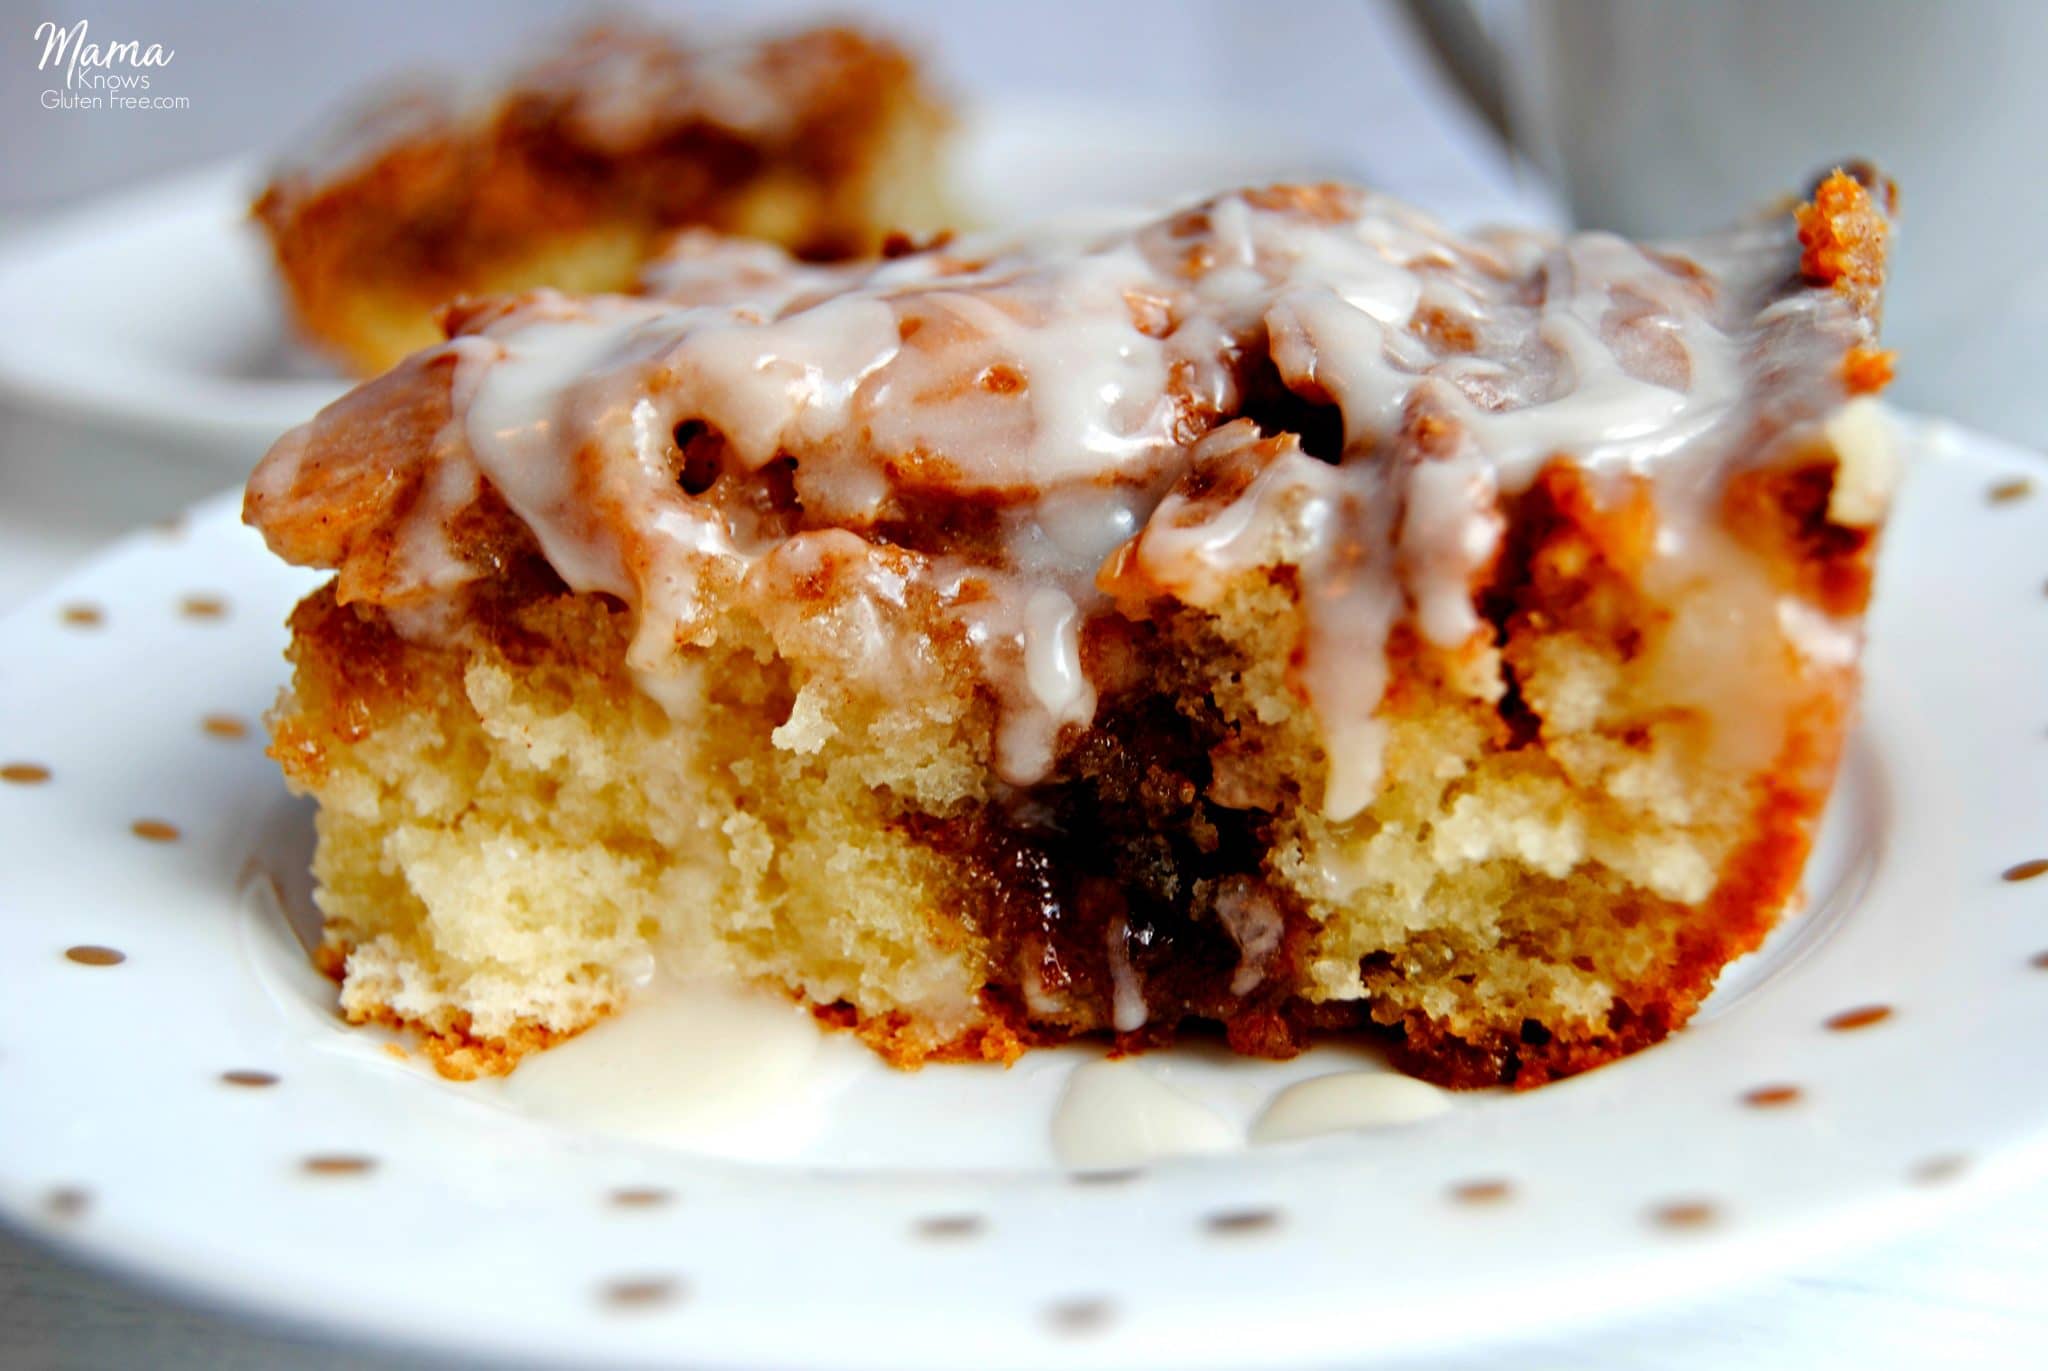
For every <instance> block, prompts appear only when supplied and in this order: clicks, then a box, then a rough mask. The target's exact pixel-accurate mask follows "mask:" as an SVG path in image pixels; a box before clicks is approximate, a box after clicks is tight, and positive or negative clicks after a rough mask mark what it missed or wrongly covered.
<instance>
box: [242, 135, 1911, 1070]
mask: <svg viewBox="0 0 2048 1371" xmlns="http://www.w3.org/2000/svg"><path fill="white" fill-rule="evenodd" d="M1887 196H1888V191H1887V190H1886V189H1885V188H1884V183H1883V182H1882V181H1880V180H1878V179H1877V178H1876V177H1875V176H1874V175H1872V174H1869V173H1859V174H1858V175H1849V174H1845V173H1843V172H1836V173H1834V174H1833V175H1831V176H1829V177H1827V178H1825V179H1824V180H1823V181H1822V182H1821V183H1820V185H1819V186H1818V187H1817V188H1816V190H1815V191H1814V193H1813V194H1812V195H1811V196H1810V197H1809V198H1808V200H1807V201H1806V202H1805V203H1804V204H1803V205H1801V206H1799V207H1797V208H1796V210H1795V209H1794V208H1792V207H1789V206H1788V207H1786V208H1785V209H1784V210H1783V211H1782V212H1773V213H1770V214H1767V215H1761V216H1758V217H1756V218H1754V219H1752V220H1750V221H1747V222H1744V223H1742V224H1740V225H1738V226H1736V227H1734V228H1731V229H1728V230H1726V231H1724V232H1720V233H1716V234H1712V235H1709V236H1705V237H1701V238H1698V239H1695V240H1691V241H1688V242H1682V243H1670V244H1661V245H1656V246H1643V245H1637V244H1634V243H1630V242H1627V241H1624V240H1622V239H1620V238H1617V237H1614V236H1612V235H1609V234H1604V233H1576V234H1571V235H1566V236H1561V237H1560V236H1557V235H1553V234H1548V233H1538V232H1529V231H1519V230H1493V231H1486V232H1480V233H1474V234H1466V235H1460V234H1454V233H1451V232H1448V231H1446V230H1445V229H1444V228H1442V227H1440V226H1439V225H1438V224H1436V223H1435V222H1434V221H1432V220H1431V219H1430V218H1428V217H1427V216H1426V215H1424V214H1422V213H1420V212H1418V211H1416V210H1414V209H1411V208H1409V207H1407V206H1405V205H1403V204H1401V203H1399V202H1397V201H1394V200H1392V199H1390V198H1388V197H1386V196H1383V195H1379V194H1375V193H1372V192H1368V191H1362V190H1357V189H1353V188H1349V187H1344V186H1331V185H1320V186H1277V187H1270V188H1264V189H1252V190H1246V191H1242V192H1238V193H1232V194H1224V195H1219V196H1216V197H1215V198H1213V199H1211V200H1209V201H1207V202H1205V203H1202V204H1199V205H1196V206H1193V207H1190V208H1186V209H1183V210H1180V211H1177V212H1174V213H1169V214H1165V215H1163V216H1160V217H1156V218H1150V219H1144V218H1138V217H1133V218H1132V219H1131V220H1130V221H1128V222H1127V223H1126V224H1125V225H1124V226H1122V227H1117V228H1112V229H1101V228H1097V229H1095V230H1092V231H1091V230H1061V231H1045V232H1038V233H1028V234H1023V235H1019V236H1015V237H1010V238H988V239H972V240H962V241H956V242H951V243H945V242H941V243H937V244H934V245H932V246H929V247H926V248H924V249H922V250H917V251H911V252H908V253H905V254H902V255H898V256H896V257H894V258H892V259H891V260H887V261H884V262H880V263H876V264H866V265H852V266H818V265H812V264H806V263H802V262H799V261H797V260H795V259H793V258H791V257H788V256H786V255H784V254H782V253H780V252H778V251H776V250H775V249H773V248H770V247H767V246H764V245H761V244H758V243H745V242H735V241H730V240H724V239H717V238H714V237H711V236H708V235H697V236H691V237H689V238H687V239H686V240H685V241H684V242H682V243H681V244H680V245H679V246H678V249H677V252H676V255H675V256H674V257H673V258H672V259H670V260H668V261H667V262H665V263H664V264H662V265H661V266H660V267H658V268H656V269H655V270H654V271H653V272H652V273H651V277H650V279H651V281H652V283H653V290H652V293H651V294H650V295H648V296H646V297H644V298H627V297H620V296H578V295H570V294H563V293H558V292H553V291H534V292H529V293H525V294H518V295H511V296H507V297H504V298H499V299H495V300H489V301H482V302H476V303H472V304H469V305H467V306H465V307H462V308H460V309H457V310H454V311H452V312H451V313H450V315H449V317H448V320H447V323H448V327H449V329H450V333H451V336H450V337H449V339H448V340H447V341H445V342H443V343H441V344H439V345H437V346H434V347H430V348H427V349H425V350H423V351H420V352H418V353H415V354H414V355H412V356H411V357H410V358H408V359H407V360H406V361H405V362H403V363H402V364H401V365H399V366H398V367H396V368H395V369H393V370H392V371H390V372H389V373H387V374H386V375H384V376H382V377H381V378H379V379H377V380H375V381H372V382H369V383H368V384H366V385H364V386H362V387H360V388H359V389H358V390H357V391H355V392H354V393H353V394H351V395H350V396H348V397H346V398H345V399H343V400H341V401H340V402H338V403H337V404H336V405H334V406H333V407H332V408H330V409H329V410H327V411H326V412H325V413H323V414H321V415H320V416H319V417H318V418H317V419H315V420H314V421H312V422H311V423H310V424H308V425H306V426H304V427H303V428H301V429H299V430H298V431H296V432H294V433H293V434H291V435H289V436H288V437H286V438H285V439H283V440H282V441H281V442H280V443H279V444H278V445H277V446H276V448H275V449H274V450H273V451H272V452H271V454H270V455H269V456H268V457H267V458H266V460H265V461H264V463H263V465H262V466H261V467H260V468H259V469H258V471H257V472H256V474H255V476H254V477H253V479H252V481H251V483H250V486H249V491H248V496H247V503H246V517H247V518H248V519H249V521H250V522H252V523H253V524H255V525H256V526H257V527H258V528H260V529H261V530H262V532H263V534H264V536H265V537H266V538H267V539H268V541H269V544H270V546H271V548H272V549H273V550H275V551H276V552H277V553H278V554H279V555H280V556H282V557H284V558H286V559H288V560H290V561H292V562H295V563H298V564H301V565H307V566H315V567H324V568H329V569H332V570H333V571H334V573H335V575H334V577H333V579H332V580H331V581H330V582H329V583H328V584H327V585H326V586H325V587H324V588H322V589H320V590H318V591H317V592H315V593H314V594H312V595H311V596H309V597H308V598H307V599H306V600H305V601H304V602H303V603H302V604H301V605H300V606H299V608H298V610H297V611H296V613H295V614H294V616H293V619H292V643H291V648H290V656H291V660H292V662H293V664H294V667H295V674H294V677H293V682H292V685H291V687H290V689H289V690H288V691H287V693H286V694H285V696H284V698H283V699H282V701H281V702H280V704H279V706H278V708H277V710H276V712H275V714H274V715H273V718H272V721H271V723H272V729H273V737H274V742H273V748H272V750H273V753H274V755H275V756H276V757H277V758H278V759H279V761H280V762H281V763H282V764H283V766H284V769H285V772H286V775H287V777H288V778H289V779H290V781H291V782H292V784H293V785H294V786H296V787H298V788H300V789H302V790H304V791H307V792H309V793H311V794H312V795H314V796H315V797H317V799H318V800H319V806H320V808H319V818H318V826H319V847H318V855H317V857H316V860H315V871H316V875H317V877H318V880H319V885H320V891H319V902H320V906H321V908H322V910H323V911H324V913H325V917H326V945H325V954H324V955H325V957H326V959H327V964H328V967H329V969H330V970H331V971H332V973H333V974H334V975H335V976H336V977H337V978H338V979H339V980H340V981H341V984H342V1005H343V1008H344V1010H345V1012H346V1013H347V1014H348V1016H349V1017H351V1018H352V1019H355V1020H358V1021H365V1020H379V1021H384V1022H388V1023H393V1024H399V1025H404V1026H406V1027H407V1028H409V1029H412V1030H416V1031H417V1032H418V1033H419V1034H420V1035H421V1036H422V1038H423V1040H424V1042H425V1044H426V1046H427V1047H428V1049H429V1050H430V1051H431V1052H432V1054H433V1055H434V1057H435V1059H436V1060H437V1061H438V1063H439V1064H440V1066H441V1068H442V1069H443V1070H444V1071H446V1072H448V1073H449V1074H452V1075H469V1074H474V1073H479V1072H496V1071H503V1070H507V1069H509V1068H511V1067H512V1066H513V1065H514V1064H515V1063H516V1062H517V1060H518V1059H519V1057H520V1056H521V1055H522V1054H524V1053H526V1052H529V1051H532V1050H534V1049H537V1048H542V1047H545V1046H547V1045H548V1044H550V1043H552V1042H554V1041H556V1040H558V1039H560V1038H561V1037H563V1036H564V1035H567V1034H573V1033H575V1032H577V1031H578V1030H580V1029H582V1028H584V1027H585V1026H587V1025H589V1024H591V1023H592V1022H594V1021H595V1020H597V1019H598V1018H600V1017H601V1016H603V1015H606V1014H610V1013H612V1012H614V1011H619V1010H624V1011H625V1012H628V1013H630V1012H631V1009H630V1001H631V999H632V997H633V995H634V993H635V989H636V986H638V985H639V984H641V983H643V982H644V981H645V979H646V978H647V977H648V976H649V975H650V974H651V973H652V971H653V969H654V968H655V967H656V966H657V965H661V966H664V967H668V968H686V969H687V970H688V971H689V972H690V973H692V974H698V975H713V976H722V977H730V978H734V979H737V980H744V981H752V982H761V983H765V984H768V985H771V986H775V987H778V988H780V989H782V990H784V991H786V992H788V993H790V994H793V995H796V996H799V997H801V998H802V999H804V1000H806V1001H807V1002H809V1003H810V1004H811V1005H813V1006H814V1007H815V1008H816V1010H817V1011H818V1013H819V1014H820V1015H821V1016H822V1017H825V1018H828V1019H829V1020H831V1021H834V1022H838V1023H843V1024H845V1025H847V1026H849V1027H851V1028H852V1029H854V1030H855V1031H857V1032H858V1033H859V1034H860V1035H861V1036H862V1037H863V1038H864V1039H865V1040H866V1041H867V1042H869V1043H870V1044H871V1045H873V1046H874V1047H875V1048H876V1049H877V1050H878V1051H880V1052H881V1053H883V1054H884V1055H886V1056H887V1057H888V1058H889V1059H890V1060H892V1061H895V1062H898V1063H901V1064H906V1065H908V1064H915V1063H917V1062H920V1061H925V1060H931V1059H957V1058H981V1059H992V1060H1008V1059H1012V1058H1014V1057H1015V1056H1016V1055H1017V1054H1018V1053H1019V1052H1021V1051H1023V1050H1025V1049H1027V1048H1029V1047H1031V1046H1034V1045H1037V1044H1041V1043H1047V1042H1053V1041H1057V1040H1061V1039H1065V1038H1068V1037H1072V1036H1075V1035H1081V1034H1102V1035H1109V1036H1113V1037H1114V1039H1115V1041H1116V1043H1117V1044H1118V1045H1119V1046H1121V1047H1126V1048H1136V1047H1142V1046H1149V1045H1154V1044H1160V1043H1165V1042H1167V1041H1169V1040H1171V1039H1172V1038H1174V1037H1175V1035H1176V1034H1178V1033H1181V1032H1183V1031H1185V1030H1188V1029H1190V1028H1195V1027H1200V1026H1205V1025H1206V1026H1209V1027H1210V1028H1220V1032H1221V1033H1222V1034H1223V1035H1224V1037H1225V1038H1226V1039H1227V1041H1228V1043H1229V1045H1230V1046H1231V1047H1232V1048H1234V1049H1236V1050H1238V1051H1240V1052H1244V1053H1252V1054H1260V1055H1268V1056H1282V1055H1286V1054H1289V1053H1292V1052H1295V1051H1297V1050H1299V1048H1300V1047H1301V1046H1302V1045H1303V1044H1304V1043H1305V1042H1306V1041H1308V1040H1310V1039H1311V1038H1312V1037H1314V1036H1316V1035H1318V1034H1327V1033H1344V1032H1357V1033H1367V1034H1374V1035H1378V1036H1382V1037H1384V1038H1386V1039H1387V1040H1389V1041H1391V1042H1392V1043H1393V1044H1394V1045H1395V1050H1396V1053H1397V1059H1398V1060H1399V1061H1400V1062H1401V1063H1402V1064H1403V1065H1404V1066H1405V1067H1406V1068H1407V1069H1409V1070H1411V1071H1413V1072H1415V1073H1417V1074H1419V1075H1422V1076H1425V1077H1428V1078H1430V1079H1432V1080H1436V1081H1439V1082H1444V1083H1448V1084H1453V1085H1460V1086H1479V1085H1490V1084H1495V1083H1502V1082H1505V1083H1511V1084H1514V1085H1518V1086H1528V1085H1533V1084H1538V1083H1541V1082H1543V1081H1546V1080H1549V1079H1552V1078H1555V1077H1558V1076H1562V1075H1567V1074H1570V1073H1572V1072H1576V1071H1581V1070H1584V1069H1586V1068H1588V1067H1592V1066H1596V1065H1598V1064H1600V1063H1602V1062H1606V1061H1609V1060H1612V1059H1613V1058H1615V1057H1617V1056H1619V1055H1622V1054H1625V1053H1628V1052H1632V1051H1634V1050H1636V1049H1638V1048H1641V1047H1643V1046H1646V1045H1647V1044H1650V1043H1653V1042H1656V1041H1657V1040H1658V1039H1660V1038H1662V1037H1663V1036H1665V1035H1666V1034H1667V1033H1669V1032H1670V1031H1672V1030H1673V1029H1674V1028H1676V1027H1678V1026H1679V1025H1681V1024H1682V1023H1684V1022H1685V1020H1686V1019H1687V1017H1688V1016H1689V1015H1691V1014H1692V1012H1693V1011H1694V1010H1695V1008H1696V1007H1697V1006H1698V1005H1699V1003H1700V1000H1701V998H1702V997H1703V996H1704V995H1706V993H1707V992H1708V991H1709V990H1710V989H1711V987H1712V986H1713V984H1714V980H1715V978H1716V976H1717V974H1718V973H1719V971H1720V969H1721V968H1722V967H1723V966H1724V965H1725V964H1726V963H1727V962H1728V961H1729V960H1730V959H1732V958H1734V957H1736V956H1738V955H1740V954H1742V953H1744V952H1746V951H1749V950H1750V949H1752V948H1754V947H1756V946H1757V945H1758V943H1759V942H1760V941H1761V940H1762V939H1763V937H1764V935H1765V934H1766V933H1767V932H1768V931H1769V930H1770V929H1771V927H1772V926H1773V924H1774V923H1775V922H1776V921H1777V920H1778V919H1779V917H1780V916H1781V915H1782V914H1783V913H1784V911H1785V910H1786V908H1787V906H1788V904H1789V903H1790V902H1791V901H1792V900H1793V899H1794V898H1795V895H1796V892H1797V887H1798V884H1799V878H1800V871H1801V868H1802V865H1803V863H1804V860H1805V858H1806V855H1807V851H1808V848H1809V845H1810V843H1811V840H1812V836H1813V831H1814V827H1815V824H1816V822H1817V820H1818V817H1819V814H1820V811H1821V808H1822V805H1823V803H1824V801H1825V800H1826V797H1827V794H1828V791H1829V787H1830V784H1831V780H1832V777H1833V773H1834V769H1835V762H1836V758H1837V756H1838V754H1839V752H1840V749H1841V745H1842V740H1843V735H1844V731H1845V729H1846V727H1847V723H1848V720H1849V718H1850V714H1851V711H1852V709H1853V705H1854V700H1855V694H1856V685H1857V665H1858V657H1859V651H1860V646H1861V643H1860V639H1861V618H1862V612H1863V609H1864V606H1865V602H1866V600H1867V597H1868V595H1869V590H1870V581H1871V572H1872V559H1873V556H1874V550H1875V543H1876V539H1877V534H1878V530H1879V526H1880V525H1881V523H1882V521H1883V519H1884V515H1885V511H1886V507H1887V502H1888V499H1889V495H1890V492H1891V488H1892V484H1893V481H1894V478H1895V475H1896V473H1895V470H1894V457H1893V454H1892V451H1891V447H1890V439H1889V434H1888V429H1887V426H1886V422H1885V420H1884V418H1883V416H1882V414H1881V413H1880V412H1879V411H1878V410H1877V409H1876V408H1875V406H1876V403H1877V402H1876V401H1875V399H1874V398H1872V397H1871V396H1870V395H1869V394H1868V392H1869V391H1870V390H1871V389H1873V388H1874V387H1876V386H1878V385H1881V384H1882V382H1883V379H1884V377H1885V376H1886V375H1888V374H1889V358H1888V357H1887V356H1886V355H1884V354H1882V353H1880V352H1879V351H1878V350H1877V347H1876V329H1877V313H1878V301H1879V290H1880V287H1881V285H1882V280H1883V267H1884V251H1885V239H1886V232H1887V222H1886V215H1887V205H1886V203H1885V201H1886V198H1887Z"/></svg>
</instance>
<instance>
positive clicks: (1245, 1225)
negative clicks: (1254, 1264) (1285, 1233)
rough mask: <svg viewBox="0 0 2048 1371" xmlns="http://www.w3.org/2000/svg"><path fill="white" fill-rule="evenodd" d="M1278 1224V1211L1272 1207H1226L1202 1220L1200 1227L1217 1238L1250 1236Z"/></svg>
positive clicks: (1268, 1229)
mask: <svg viewBox="0 0 2048 1371" xmlns="http://www.w3.org/2000/svg"><path fill="white" fill-rule="evenodd" d="M1279 1226H1280V1214H1279V1211H1278V1210H1273V1209H1226V1210H1224V1211H1223V1212H1221V1213H1218V1214H1211V1215H1210V1216H1209V1217H1208V1218H1206V1219H1204V1220H1202V1227H1204V1228H1206V1229H1208V1230H1209V1232H1211V1233H1213V1234H1215V1235H1216V1236H1217V1237H1219V1238H1239V1237H1251V1236H1253V1235H1255V1234H1259V1233H1271V1232H1272V1231H1273V1230H1274V1229H1276V1228H1278V1227H1279Z"/></svg>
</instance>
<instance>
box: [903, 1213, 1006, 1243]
mask: <svg viewBox="0 0 2048 1371" xmlns="http://www.w3.org/2000/svg"><path fill="white" fill-rule="evenodd" d="M986 1227H988V1225H987V1224H986V1223H985V1222H983V1220H982V1217H981V1215H979V1214H934V1215H932V1216H931V1217H930V1218H925V1219H919V1220H918V1221H917V1225H916V1228H915V1230H914V1231H915V1232H916V1233H917V1236H918V1237H920V1238H932V1239H935V1240H938V1241H940V1242H957V1241H959V1240H960V1239H962V1238H972V1237H975V1236H977V1235H978V1234H980V1233H981V1231H982V1230H983V1229H984V1228H986Z"/></svg>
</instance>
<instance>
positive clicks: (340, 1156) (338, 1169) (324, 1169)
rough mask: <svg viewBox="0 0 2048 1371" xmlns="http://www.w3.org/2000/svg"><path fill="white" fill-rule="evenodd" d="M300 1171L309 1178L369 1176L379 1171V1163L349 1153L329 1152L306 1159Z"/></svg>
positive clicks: (300, 1165) (371, 1158)
mask: <svg viewBox="0 0 2048 1371" xmlns="http://www.w3.org/2000/svg"><path fill="white" fill-rule="evenodd" d="M299 1169H300V1170H302V1171H304V1172H305V1173H306V1174H307V1175H309V1176H367V1175H368V1174H369V1173H370V1172H372V1171H375V1170H376V1169H377V1161H376V1158H374V1157H363V1156H358V1155H355V1154H352V1153H347V1152H327V1153H322V1154H320V1155H318V1156H313V1157H308V1158H306V1160H304V1161H303V1162H301V1163H299Z"/></svg>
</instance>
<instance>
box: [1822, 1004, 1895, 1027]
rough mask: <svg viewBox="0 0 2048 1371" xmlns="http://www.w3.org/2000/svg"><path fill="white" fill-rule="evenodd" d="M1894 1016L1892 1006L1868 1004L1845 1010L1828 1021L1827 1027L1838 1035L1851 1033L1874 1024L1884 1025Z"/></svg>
mask: <svg viewBox="0 0 2048 1371" xmlns="http://www.w3.org/2000/svg"><path fill="white" fill-rule="evenodd" d="M1891 1016H1892V1010H1891V1006H1890V1005H1885V1004H1866V1005H1859V1006H1858V1007H1857V1008H1855V1009H1845V1010H1843V1011H1842V1012H1841V1013H1839V1014H1836V1015H1834V1016H1833V1017H1832V1018H1830V1019H1828V1021H1827V1026H1828V1027H1829V1028H1831V1029H1833V1030H1834V1031H1835V1032H1837V1033H1849V1032H1853V1031H1854V1030H1856V1029H1859V1028H1868V1027H1870V1026H1871V1025H1872V1024H1880V1023H1883V1022H1884V1021H1885V1020H1886V1019H1889V1018H1890V1017H1891Z"/></svg>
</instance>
